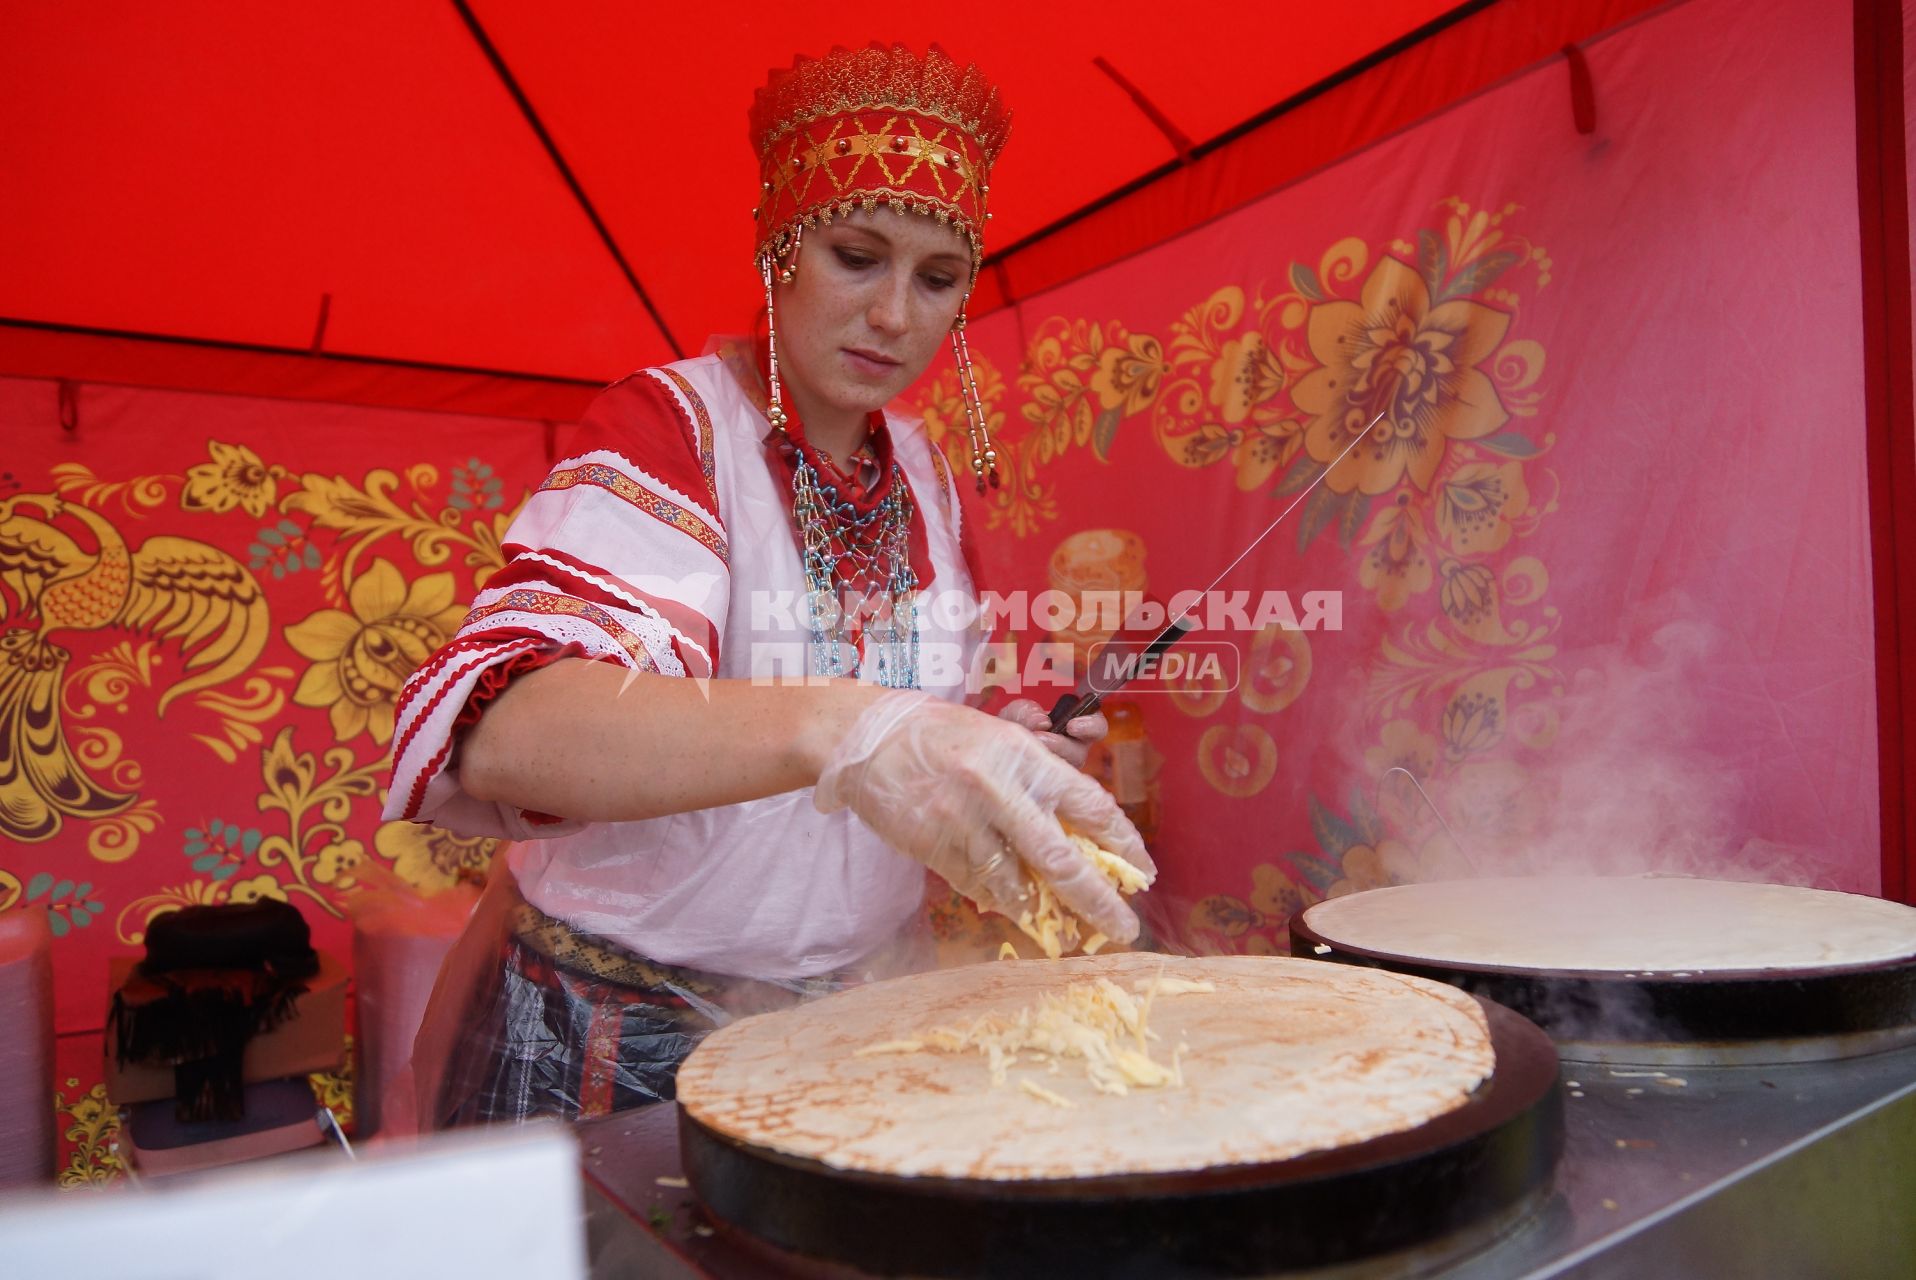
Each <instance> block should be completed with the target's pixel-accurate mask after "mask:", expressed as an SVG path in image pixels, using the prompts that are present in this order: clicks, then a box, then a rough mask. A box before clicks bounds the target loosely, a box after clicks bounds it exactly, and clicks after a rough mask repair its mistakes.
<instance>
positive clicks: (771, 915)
mask: <svg viewBox="0 0 1916 1280" xmlns="http://www.w3.org/2000/svg"><path fill="white" fill-rule="evenodd" d="M640 379H649V380H651V381H650V383H639V382H638V380H640ZM660 388H664V389H665V390H666V391H667V392H668V393H669V395H670V396H671V397H672V399H673V401H675V402H676V405H677V410H678V412H679V413H680V414H682V417H680V419H679V420H678V421H677V422H674V421H671V420H669V419H668V420H659V419H665V417H666V415H664V414H662V413H660V412H659V411H658V410H657V408H656V406H657V405H658V404H659V403H660V402H661V399H660V397H659V395H658V390H659V389H660ZM634 416H638V417H645V418H648V419H651V420H647V421H642V422H636V423H635V422H633V421H631V419H632V418H633V417H634ZM585 425H586V432H585V439H584V441H583V443H584V444H585V445H587V446H590V447H587V448H584V449H582V450H581V451H580V452H577V453H575V454H574V455H573V456H570V457H567V458H566V459H564V460H562V461H561V462H560V463H559V464H558V465H557V466H555V467H554V469H553V471H552V473H551V474H550V475H549V476H548V478H547V480H546V482H545V485H544V486H542V487H541V489H540V490H539V491H538V492H537V493H535V494H534V495H533V497H532V498H531V499H530V500H529V501H528V502H527V504H526V507H525V509H524V510H523V511H521V512H520V514H519V516H518V517H517V519H515V520H514V521H513V524H512V527H511V528H510V529H509V530H508V532H507V536H506V539H505V544H506V551H507V554H508V555H509V556H510V557H511V559H510V562H509V564H508V565H507V567H506V569H504V570H502V571H501V572H500V574H498V575H496V576H495V578H494V579H493V580H492V581H491V582H489V583H488V585H487V588H486V590H485V591H483V592H481V593H480V594H479V596H478V597H477V598H476V599H475V601H474V605H473V611H472V613H471V615H470V616H469V617H468V618H467V620H466V623H465V625H464V626H462V627H461V629H460V632H459V634H458V636H457V637H455V638H454V640H453V641H452V642H450V643H449V644H448V645H447V646H446V647H445V648H443V649H442V650H440V652H439V653H437V654H435V655H434V656H433V657H432V658H431V659H430V660H429V661H428V662H427V663H426V665H425V666H423V667H421V668H420V670H419V672H418V673H416V674H415V675H414V677H413V679H412V680H411V681H410V682H409V683H408V685H407V687H406V689H405V691H404V692H403V694H402V695H401V700H400V706H399V718H398V726H397V730H396V734H395V738H394V774H393V787H392V793H391V799H390V800H389V802H388V806H387V817H388V818H401V817H403V818H411V819H413V820H416V821H423V822H432V823H435V824H437V825H439V826H443V827H446V828H448V829H449V830H453V831H457V832H459V833H461V834H467V835H474V834H483V835H497V836H506V837H510V838H512V839H514V840H518V841H522V842H523V843H520V844H518V845H517V846H516V847H515V848H514V849H513V851H512V853H511V855H510V859H511V860H510V864H509V865H510V866H511V868H512V871H513V873H514V875H515V876H516V877H517V879H518V882H519V887H520V890H521V892H522V893H524V895H525V897H526V899H527V901H529V902H531V903H532V904H533V905H534V906H536V907H538V908H539V909H540V910H541V911H544V912H545V913H546V914H547V915H550V916H554V917H556V918H558V919H561V920H564V921H565V922H567V923H568V924H570V925H571V926H573V927H574V928H576V929H580V930H582V931H584V932H587V933H591V934H595V935H598V936H600V937H603V938H607V939H610V940H612V941H614V942H617V943H619V944H621V945H623V946H626V947H628V948H630V949H632V950H633V951H636V952H638V953H639V954H641V955H644V956H646V957H648V958H650V959H653V960H657V961H660V962H663V963H666V964H672V965H682V966H686V967H690V968H696V969H701V970H706V971H709V972H714V973H723V974H734V975H739V976H748V977H754V978H766V979H778V978H801V977H811V976H816V975H819V974H823V973H827V972H830V971H832V970H835V969H838V968H842V967H844V966H846V965H848V964H851V963H853V962H854V961H856V960H858V959H860V958H861V957H863V956H865V955H867V954H868V953H870V952H872V951H873V950H875V949H876V948H878V947H879V946H881V945H883V944H884V943H885V942H886V941H888V940H889V939H890V937H891V936H892V935H893V933H894V932H895V931H896V930H897V929H898V927H899V926H900V925H902V924H903V923H904V922H905V921H906V920H907V919H908V918H909V917H910V916H911V915H912V914H913V913H914V912H915V911H916V910H917V908H918V905H919V903H920V901H921V899H922V894H923V886H924V871H923V868H922V867H921V866H919V864H917V863H915V862H912V861H910V860H909V859H906V858H904V857H902V856H900V855H898V854H896V853H894V852H893V851H892V850H891V849H890V848H889V847H887V846H886V845H885V843H884V842H883V841H882V840H880V839H879V838H878V837H877V836H876V835H874V834H873V833H872V832H871V831H870V830H869V829H867V828H866V827H865V826H864V824H863V823H862V822H860V821H859V820H858V819H857V818H855V817H854V816H853V815H852V814H850V813H849V812H846V811H840V812H837V813H833V814H821V813H819V812H817V810H816V809H815V808H814V807H813V805H812V794H811V791H810V789H806V790H803V791H797V792H790V793H787V794H784V795H779V796H772V797H768V798H766V799H763V800H757V801H752V802H749V803H746V804H738V805H729V806H725V807H723V808H717V809H707V810H700V811H696V812H692V813H680V814H673V815H670V816H667V817H663V818H656V819H650V820H647V821H643V822H620V823H596V824H588V823H581V822H568V821H554V820H551V819H545V818H542V816H541V815H528V814H525V813H522V812H519V811H517V810H515V809H513V808H512V807H510V806H505V805H495V804H490V803H486V802H482V801H479V800H477V799H475V798H473V797H472V796H469V795H467V794H466V793H465V792H464V791H463V790H461V789H460V786H459V779H458V774H457V771H456V769H448V768H446V767H445V766H446V761H447V760H448V759H449V758H450V757H451V755H452V747H453V739H454V737H455V734H456V731H457V723H456V722H457V718H458V716H459V713H460V711H461V709H462V708H463V707H464V706H465V704H466V700H467V698H468V697H469V696H470V694H471V693H472V692H473V690H474V689H475V688H476V687H478V686H479V684H480V681H481V677H482V675H483V673H484V672H486V671H487V670H489V669H491V668H493V667H496V666H498V665H499V664H501V663H504V662H507V661H509V660H512V659H514V658H515V657H519V656H520V655H523V654H526V653H529V652H547V653H549V652H553V651H555V650H558V649H560V648H563V647H565V646H567V645H572V646H577V650H578V651H582V652H584V653H586V654H589V655H592V656H596V657H602V658H608V659H611V660H615V661H620V662H623V663H624V664H626V665H628V666H630V667H632V668H634V669H636V670H644V671H653V672H658V673H662V674H666V675H673V676H684V675H688V674H690V675H703V674H706V673H708V672H710V673H711V674H714V675H716V676H718V677H720V678H732V677H747V676H750V675H752V674H754V671H755V667H756V668H757V670H758V672H759V673H765V672H766V671H767V668H768V664H769V666H770V667H771V668H772V669H783V670H785V671H787V672H789V673H791V674H799V673H801V672H802V671H803V670H804V669H805V667H804V666H803V663H804V662H805V660H806V659H805V652H806V651H805V647H804V646H805V644H806V641H807V639H808V634H809V633H808V631H807V630H806V628H805V625H804V614H803V609H802V605H801V603H800V602H802V600H803V598H804V589H805V581H804V571H803V567H802V565H801V563H800V560H799V555H798V549H797V544H796V541H795V539H794V536H793V533H792V527H791V502H792V499H791V488H790V482H789V480H788V479H787V478H786V477H785V476H784V475H782V474H780V475H775V474H774V473H773V470H772V466H771V465H770V464H769V463H768V460H767V457H766V452H765V448H764V444H763V440H764V436H765V433H766V432H767V431H768V430H769V427H768V424H767V423H766V420H765V418H764V415H763V414H762V413H761V412H760V410H759V409H758V408H757V407H756V406H755V405H754V403H753V402H752V400H751V398H750V397H748V396H747V394H746V393H745V391H744V389H743V388H742V387H741V386H740V385H739V383H738V382H737V381H736V380H735V378H734V377H733V375H732V374H731V372H729V371H728V369H727V367H726V365H725V363H724V361H723V360H722V358H721V357H720V356H717V355H713V356H705V357H701V358H699V359H694V360H685V361H681V362H679V363H677V364H675V365H670V366H666V367H665V368H663V369H657V370H642V371H640V372H639V373H636V374H634V375H632V376H631V377H630V378H628V379H626V380H624V381H623V382H621V383H619V384H615V385H614V386H613V387H612V388H609V389H608V390H607V392H606V393H605V394H604V395H602V396H601V397H600V399H599V401H597V402H595V404H594V406H593V408H592V410H591V411H589V412H588V414H587V415H586V420H585ZM887 425H888V429H889V433H890V436H891V439H892V442H893V449H894V456H895V458H896V460H897V462H898V463H899V465H900V466H901V467H902V468H903V470H904V473H905V476H906V478H907V481H908V483H909V487H910V490H911V494H912V498H913V501H914V503H915V504H916V506H917V511H918V518H919V520H921V521H922V523H923V526H924V530H925V538H926V544H925V545H926V548H927V550H928V552H929V560H930V565H929V568H930V570H931V572H930V574H929V575H928V574H927V573H926V572H925V566H922V565H914V567H915V568H917V569H918V572H919V577H920V578H921V579H923V578H926V577H929V578H930V579H931V581H930V585H929V588H928V589H927V591H926V596H925V598H924V599H923V600H922V601H921V607H920V609H919V613H918V628H919V634H920V637H921V646H922V649H921V652H922V654H923V657H921V666H920V684H921V686H922V687H923V688H925V689H926V690H927V691H928V692H931V693H934V694H937V695H939V696H942V697H946V698H949V699H952V700H954V701H955V700H958V699H961V698H962V697H963V696H964V676H965V671H966V670H967V669H968V667H969V665H970V662H971V660H972V657H973V654H974V652H975V649H976V643H977V635H976V631H975V628H974V626H973V625H972V623H973V619H974V618H975V613H976V596H975V592H974V590H973V587H972V583H971V579H970V575H969V573H968V572H967V570H966V568H965V563H964V559H963V556H962V554H961V551H960V547H959V541H958V536H959V528H958V520H959V507H958V502H957V495H956V492H955V490H954V489H953V488H952V483H951V473H950V468H949V466H947V465H946V464H945V462H944V460H943V458H942V457H941V456H939V455H938V454H937V451H936V449H935V447H934V446H933V445H932V444H931V443H930V441H929V440H928V439H927V438H926V436H925V433H924V429H923V426H922V424H920V423H918V422H916V421H913V420H909V419H904V418H900V417H897V416H893V415H887ZM934 600H937V601H939V602H941V603H939V604H937V605H934V604H933V601H934ZM660 749H661V750H670V749H671V744H669V743H662V744H660ZM634 767H635V768H637V767H643V762H642V761H634Z"/></svg>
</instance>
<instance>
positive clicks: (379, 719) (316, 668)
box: [286, 560, 465, 746]
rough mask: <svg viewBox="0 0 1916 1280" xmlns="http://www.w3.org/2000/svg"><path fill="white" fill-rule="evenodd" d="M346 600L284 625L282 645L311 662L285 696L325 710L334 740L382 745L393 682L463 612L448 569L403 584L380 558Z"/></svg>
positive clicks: (389, 726) (388, 731) (388, 729)
mask: <svg viewBox="0 0 1916 1280" xmlns="http://www.w3.org/2000/svg"><path fill="white" fill-rule="evenodd" d="M347 600H348V602H349V603H350V604H351V605H352V612H351V613H345V612H342V611H341V610H338V609H321V610H319V611H318V612H317V613H314V614H312V615H311V616H310V617H308V618H307V619H306V620H305V621H303V622H298V623H295V624H294V625H292V626H290V627H288V628H286V640H287V643H289V644H291V645H292V646H293V648H294V649H295V650H297V651H298V653H299V655H300V656H301V657H303V658H308V659H310V660H311V661H312V663H313V665H312V666H310V667H308V668H307V669H306V674H305V675H304V676H302V677H300V681H299V687H298V688H297V689H296V690H294V691H293V701H294V702H296V703H298V704H299V705H300V706H302V707H326V708H328V709H329V715H330V718H331V720H332V726H333V735H334V737H336V738H337V739H338V740H339V741H341V742H346V741H349V740H350V739H352V738H355V737H357V736H358V735H359V734H360V733H362V732H368V733H371V734H372V739H373V741H374V742H376V743H378V744H379V745H380V746H384V745H385V744H386V743H388V742H390V741H391V740H392V736H393V700H394V698H395V697H396V696H397V694H398V692H399V687H400V686H401V685H402V684H404V683H405V681H406V677H407V676H409V675H411V674H412V673H413V671H414V670H415V669H417V668H418V666H419V664H420V663H422V662H424V661H425V660H426V658H427V656H428V655H430V654H431V653H432V651H433V650H434V649H436V648H438V647H439V646H440V645H441V644H443V643H444V642H445V641H446V640H447V639H448V638H450V637H451V636H452V634H453V633H454V632H455V631H457V630H458V629H459V622H460V619H461V618H463V617H464V616H465V610H464V609H463V608H462V607H461V606H460V605H458V604H456V603H454V601H453V577H452V575H451V574H450V573H430V574H427V575H426V576H425V577H423V578H420V579H419V580H418V581H417V582H415V583H413V584H412V585H411V586H410V587H409V586H407V584H406V580H405V579H404V578H402V577H401V576H400V573H399V570H398V569H396V568H394V567H393V566H392V564H391V563H390V562H389V561H386V560H378V561H375V562H374V563H373V566H372V568H370V569H368V570H367V571H366V572H365V573H363V574H361V575H360V576H359V578H358V580H356V581H355V582H354V583H353V584H352V588H351V590H350V591H348V592H347Z"/></svg>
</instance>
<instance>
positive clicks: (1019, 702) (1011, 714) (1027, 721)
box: [998, 698, 1109, 769]
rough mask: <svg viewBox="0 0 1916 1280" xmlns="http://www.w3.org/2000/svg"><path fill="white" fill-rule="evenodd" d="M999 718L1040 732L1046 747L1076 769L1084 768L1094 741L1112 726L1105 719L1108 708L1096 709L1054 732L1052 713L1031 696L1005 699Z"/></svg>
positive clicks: (999, 711)
mask: <svg viewBox="0 0 1916 1280" xmlns="http://www.w3.org/2000/svg"><path fill="white" fill-rule="evenodd" d="M998 718H999V719H1000V720H1009V721H1011V723H1013V724H1015V725H1020V726H1022V727H1024V728H1026V729H1029V730H1031V732H1033V733H1035V734H1037V735H1038V741H1039V742H1040V743H1042V744H1043V745H1044V748H1045V750H1047V751H1049V752H1051V753H1052V754H1054V755H1056V756H1057V757H1058V758H1059V759H1061V760H1063V761H1064V762H1065V763H1066V764H1068V765H1070V766H1071V767H1072V768H1073V769H1082V768H1084V761H1085V757H1086V756H1088V755H1090V754H1091V744H1092V743H1094V742H1096V741H1098V739H1100V738H1102V737H1104V735H1105V730H1106V729H1108V728H1109V726H1108V725H1106V724H1105V721H1104V712H1102V711H1093V712H1092V713H1091V714H1090V715H1088V716H1078V717H1076V718H1075V719H1071V720H1067V721H1065V725H1064V732H1063V733H1061V734H1060V733H1053V732H1051V713H1050V712H1049V711H1046V710H1045V709H1044V707H1043V706H1042V705H1041V704H1039V703H1036V702H1033V701H1032V700H1031V699H1030V698H1015V699H1013V700H1012V701H1010V702H1007V703H1005V705H1004V706H1002V707H1000V708H999V709H998Z"/></svg>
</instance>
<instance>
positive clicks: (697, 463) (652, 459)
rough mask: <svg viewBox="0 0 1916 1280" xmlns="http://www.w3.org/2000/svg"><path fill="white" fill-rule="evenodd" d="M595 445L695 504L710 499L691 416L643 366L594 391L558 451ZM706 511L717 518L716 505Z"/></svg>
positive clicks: (566, 453)
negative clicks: (590, 403)
mask: <svg viewBox="0 0 1916 1280" xmlns="http://www.w3.org/2000/svg"><path fill="white" fill-rule="evenodd" d="M708 447H709V442H708ZM595 449H605V450H608V451H609V452H612V453H616V454H618V455H619V456H620V457H622V458H626V459H629V460H630V461H631V463H632V465H633V466H634V467H636V468H638V469H639V470H641V471H643V472H645V474H647V475H648V476H651V477H652V478H653V479H656V480H659V481H661V482H662V483H664V484H668V485H670V486H671V487H672V488H674V489H676V490H677V491H678V492H679V493H680V494H682V495H684V496H685V497H687V498H689V499H691V500H692V501H693V502H695V503H697V504H698V505H699V506H700V507H701V508H703V507H707V506H710V505H712V490H711V486H710V484H709V483H708V482H707V480H706V477H705V468H704V464H703V461H702V460H701V458H700V456H699V439H698V432H697V431H696V429H695V428H694V427H693V425H692V419H691V418H690V417H689V416H687V414H686V412H685V406H684V405H683V404H681V403H680V402H679V398H678V397H677V396H675V395H673V394H672V392H671V391H670V390H668V389H667V388H666V387H665V386H664V385H663V384H661V383H660V382H659V381H658V380H657V379H656V378H651V377H647V376H644V371H643V370H641V371H640V372H639V373H635V374H631V375H629V376H627V377H625V378H623V379H621V380H620V381H618V382H615V383H613V384H612V385H611V386H609V387H607V388H606V389H605V390H604V391H602V392H600V393H599V398H598V399H596V400H594V401H593V402H592V405H591V407H590V408H588V409H587V410H586V411H585V416H584V417H583V418H581V419H580V420H579V425H578V427H577V428H575V429H574V431H573V432H572V434H571V435H570V436H569V437H568V438H567V439H566V442H565V445H564V447H563V451H562V454H561V456H562V457H565V458H575V457H578V456H579V455H580V454H584V453H591V452H592V451H593V450H595ZM706 514H707V515H709V516H711V517H712V518H713V519H714V520H718V519H720V515H719V513H718V512H717V511H708V512H706Z"/></svg>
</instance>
